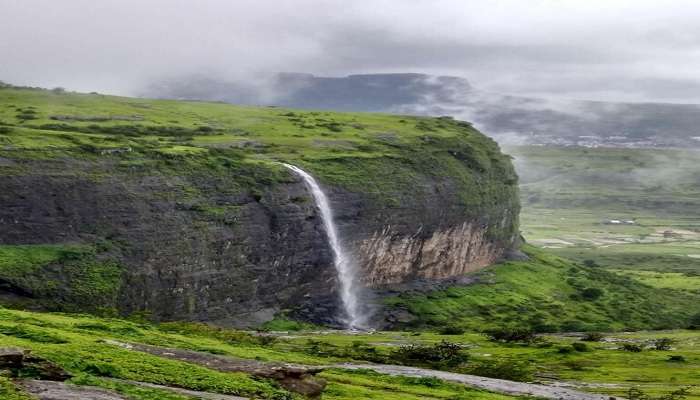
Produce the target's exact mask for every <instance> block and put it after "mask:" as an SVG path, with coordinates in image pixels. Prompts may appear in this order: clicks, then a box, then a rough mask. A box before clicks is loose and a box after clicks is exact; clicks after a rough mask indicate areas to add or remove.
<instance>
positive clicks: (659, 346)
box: [652, 338, 673, 351]
mask: <svg viewBox="0 0 700 400" xmlns="http://www.w3.org/2000/svg"><path fill="white" fill-rule="evenodd" d="M652 344H653V345H654V349H655V350H661V351H667V350H671V345H672V344H673V339H671V338H659V339H656V340H654V341H653V342H652Z"/></svg>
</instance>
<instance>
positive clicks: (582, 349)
mask: <svg viewBox="0 0 700 400" xmlns="http://www.w3.org/2000/svg"><path fill="white" fill-rule="evenodd" d="M571 347H572V348H573V349H574V350H576V351H579V352H586V351H590V349H589V348H588V345H587V344H585V343H582V342H575V343H571Z"/></svg>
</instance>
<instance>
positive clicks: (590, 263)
mask: <svg viewBox="0 0 700 400" xmlns="http://www.w3.org/2000/svg"><path fill="white" fill-rule="evenodd" d="M583 265H585V266H586V267H590V268H598V267H600V264H598V263H597V262H596V261H595V260H591V259H588V260H583Z"/></svg>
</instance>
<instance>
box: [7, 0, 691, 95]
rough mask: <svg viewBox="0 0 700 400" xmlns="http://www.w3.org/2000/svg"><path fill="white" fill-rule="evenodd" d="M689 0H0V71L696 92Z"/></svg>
mask: <svg viewBox="0 0 700 400" xmlns="http://www.w3.org/2000/svg"><path fill="white" fill-rule="evenodd" d="M698 21H700V2H698V1H690V0H686V1H684V0H676V1H671V0H667V1H644V0H635V1H632V0H630V1H624V0H580V1H574V0H570V1H566V0H559V1H555V0H550V1H544V0H528V1H526V0H503V1H498V0H492V1H487V0H482V1H474V0H275V1H272V0H256V1H252V0H0V80H5V81H8V82H11V83H17V84H30V85H39V86H48V87H51V86H65V87H68V88H70V89H75V90H83V91H92V90H97V91H103V92H110V93H119V94H129V93H134V92H136V91H137V90H138V89H139V88H141V87H142V86H143V85H144V84H146V83H148V82H151V81H153V80H157V79H161V78H163V77H172V76H178V75H181V74H190V73H208V74H215V75H221V76H223V77H226V78H229V79H235V78H243V79H255V78H257V77H260V76H263V75H264V74H266V73H272V72H278V71H290V72H311V73H314V74H318V75H345V74H350V73H368V72H425V73H433V74H450V75H457V76H463V77H466V78H467V79H469V80H470V81H471V82H472V84H473V85H474V86H476V87H478V88H481V89H485V90H491V91H499V92H510V93H516V94H528V95H547V96H557V97H575V98H593V99H607V100H630V101H673V102H697V103H700V24H699V23H698Z"/></svg>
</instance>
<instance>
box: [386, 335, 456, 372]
mask: <svg viewBox="0 0 700 400" xmlns="http://www.w3.org/2000/svg"><path fill="white" fill-rule="evenodd" d="M391 358H392V360H395V361H398V362H400V363H402V364H407V365H428V366H431V367H433V368H441V367H442V368H444V367H456V366H458V365H460V364H463V363H465V362H467V360H468V359H469V355H468V354H467V353H466V352H465V351H463V350H462V346H460V345H458V344H456V343H451V342H448V341H446V340H443V341H442V342H440V343H437V344H435V345H433V346H423V345H415V344H409V345H404V346H401V347H399V349H398V350H396V351H394V352H393V353H392V354H391Z"/></svg>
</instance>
